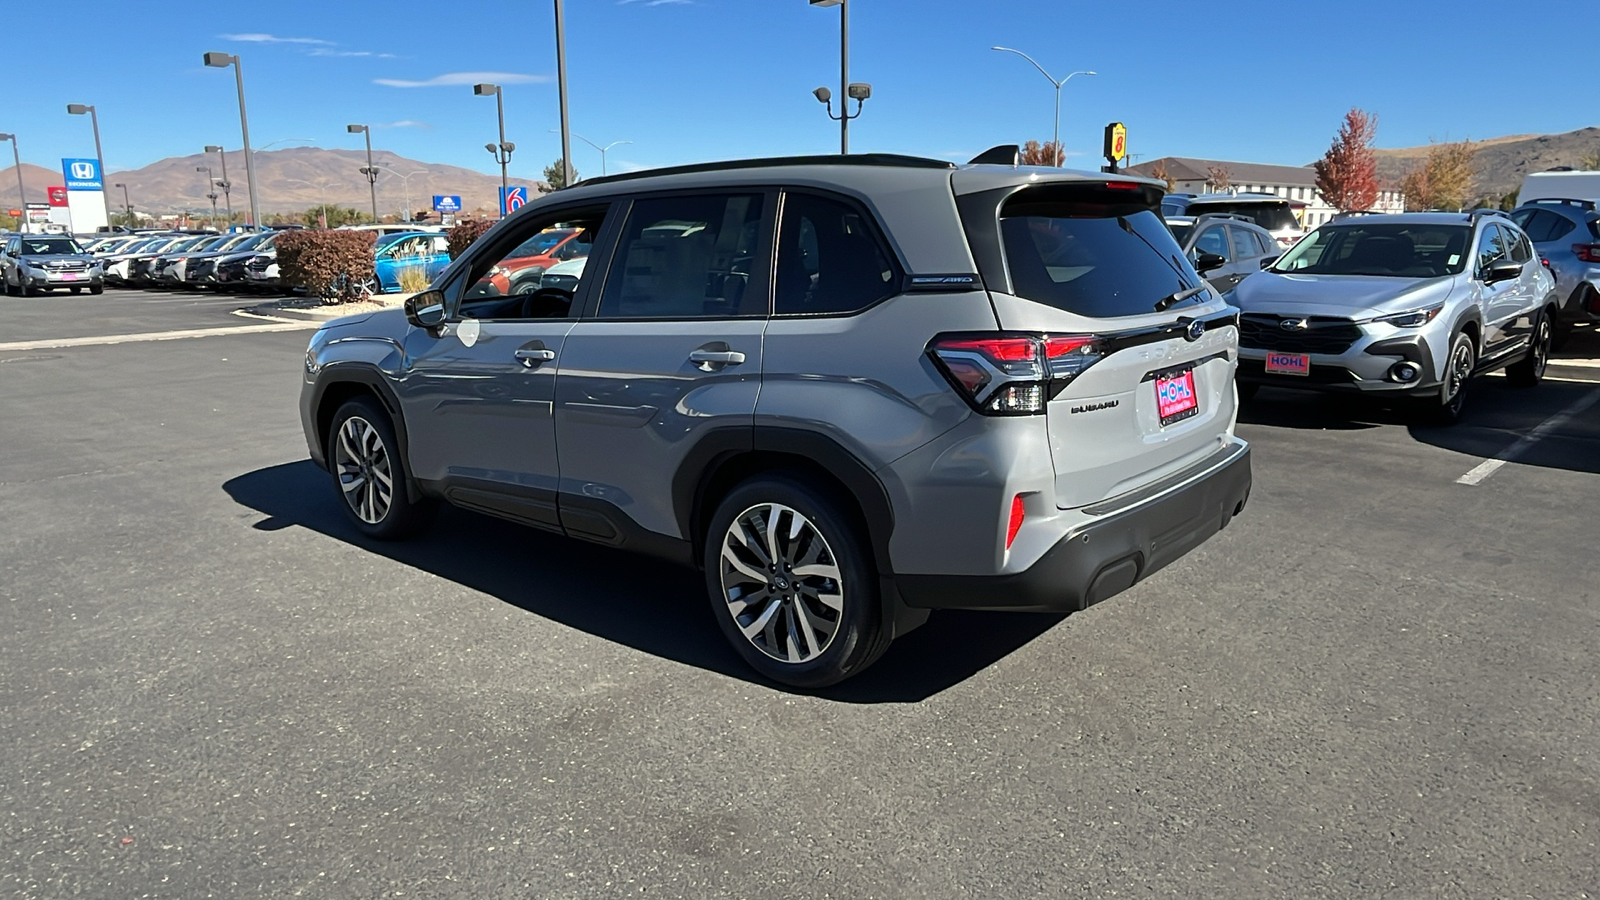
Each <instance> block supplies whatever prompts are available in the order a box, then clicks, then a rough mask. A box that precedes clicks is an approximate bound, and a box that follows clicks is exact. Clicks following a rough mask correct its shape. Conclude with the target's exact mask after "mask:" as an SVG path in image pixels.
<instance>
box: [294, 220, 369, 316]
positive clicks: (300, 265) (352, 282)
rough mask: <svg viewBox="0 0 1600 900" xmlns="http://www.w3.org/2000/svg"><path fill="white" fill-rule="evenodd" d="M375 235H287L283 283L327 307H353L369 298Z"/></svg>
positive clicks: (347, 232) (299, 233)
mask: <svg viewBox="0 0 1600 900" xmlns="http://www.w3.org/2000/svg"><path fill="white" fill-rule="evenodd" d="M377 239H378V238H377V235H376V234H375V233H374V232H371V231H312V230H310V229H307V230H305V231H287V232H284V233H283V234H281V235H279V236H278V242H277V249H278V273H279V276H280V277H281V278H282V279H283V283H284V284H285V285H288V286H293V287H303V288H305V289H306V293H308V294H310V295H311V296H313V297H321V298H322V302H324V303H351V302H354V301H356V300H362V299H365V297H366V296H367V292H366V290H365V289H364V288H363V285H365V284H366V283H368V282H370V281H372V279H373V278H374V275H375V273H374V272H373V253H372V247H373V244H374V243H376V241H377Z"/></svg>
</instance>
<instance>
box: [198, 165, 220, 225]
mask: <svg viewBox="0 0 1600 900" xmlns="http://www.w3.org/2000/svg"><path fill="white" fill-rule="evenodd" d="M194 170H195V171H196V172H204V173H206V194H205V197H206V199H207V200H210V201H211V230H212V231H216V230H217V188H216V181H215V179H216V175H215V173H213V172H212V170H211V167H210V166H195V167H194Z"/></svg>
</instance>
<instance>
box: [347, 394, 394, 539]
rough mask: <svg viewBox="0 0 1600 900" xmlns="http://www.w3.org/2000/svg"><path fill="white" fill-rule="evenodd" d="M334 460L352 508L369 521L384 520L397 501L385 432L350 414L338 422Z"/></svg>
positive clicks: (358, 516)
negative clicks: (340, 423)
mask: <svg viewBox="0 0 1600 900" xmlns="http://www.w3.org/2000/svg"><path fill="white" fill-rule="evenodd" d="M334 464H335V467H336V471H337V472H338V473H339V489H340V490H341V491H342V492H343V493H344V498H345V502H346V503H348V504H349V505H350V510H351V511H352V512H354V513H355V514H356V517H357V518H359V519H360V520H361V521H363V522H366V523H367V524H369V525H376V524H378V523H379V522H382V521H383V519H384V517H385V516H387V515H388V514H389V507H390V506H391V505H392V504H393V502H394V473H393V470H392V469H391V467H390V464H389V452H388V450H387V449H386V448H385V447H384V445H383V435H381V434H380V433H379V432H378V429H377V428H375V427H374V426H373V425H372V423H371V422H368V421H367V420H365V419H363V418H361V417H360V416H351V417H350V418H348V419H346V420H345V421H344V424H343V425H341V426H339V439H338V441H337V442H336V443H335V446H334Z"/></svg>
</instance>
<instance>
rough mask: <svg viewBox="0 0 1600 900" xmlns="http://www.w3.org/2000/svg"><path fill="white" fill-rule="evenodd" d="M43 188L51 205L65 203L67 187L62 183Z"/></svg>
mask: <svg viewBox="0 0 1600 900" xmlns="http://www.w3.org/2000/svg"><path fill="white" fill-rule="evenodd" d="M44 190H45V194H46V195H47V196H48V197H49V198H50V205H51V206H66V205H67V189H66V187H65V186H64V185H53V186H51V187H47V188H45V189H44Z"/></svg>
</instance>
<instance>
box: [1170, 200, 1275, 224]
mask: <svg viewBox="0 0 1600 900" xmlns="http://www.w3.org/2000/svg"><path fill="white" fill-rule="evenodd" d="M1211 213H1232V214H1234V215H1236V216H1244V217H1245V218H1247V219H1249V220H1250V221H1252V222H1254V223H1256V224H1257V225H1260V226H1261V227H1262V228H1265V229H1266V230H1268V231H1282V230H1284V229H1286V228H1299V227H1300V223H1299V222H1298V221H1296V220H1295V217H1294V210H1293V208H1291V207H1290V206H1289V204H1288V202H1287V201H1284V200H1278V201H1272V200H1238V201H1227V200H1220V201H1210V200H1208V201H1206V202H1205V203H1191V204H1190V205H1189V215H1191V216H1203V215H1208V214H1211Z"/></svg>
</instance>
